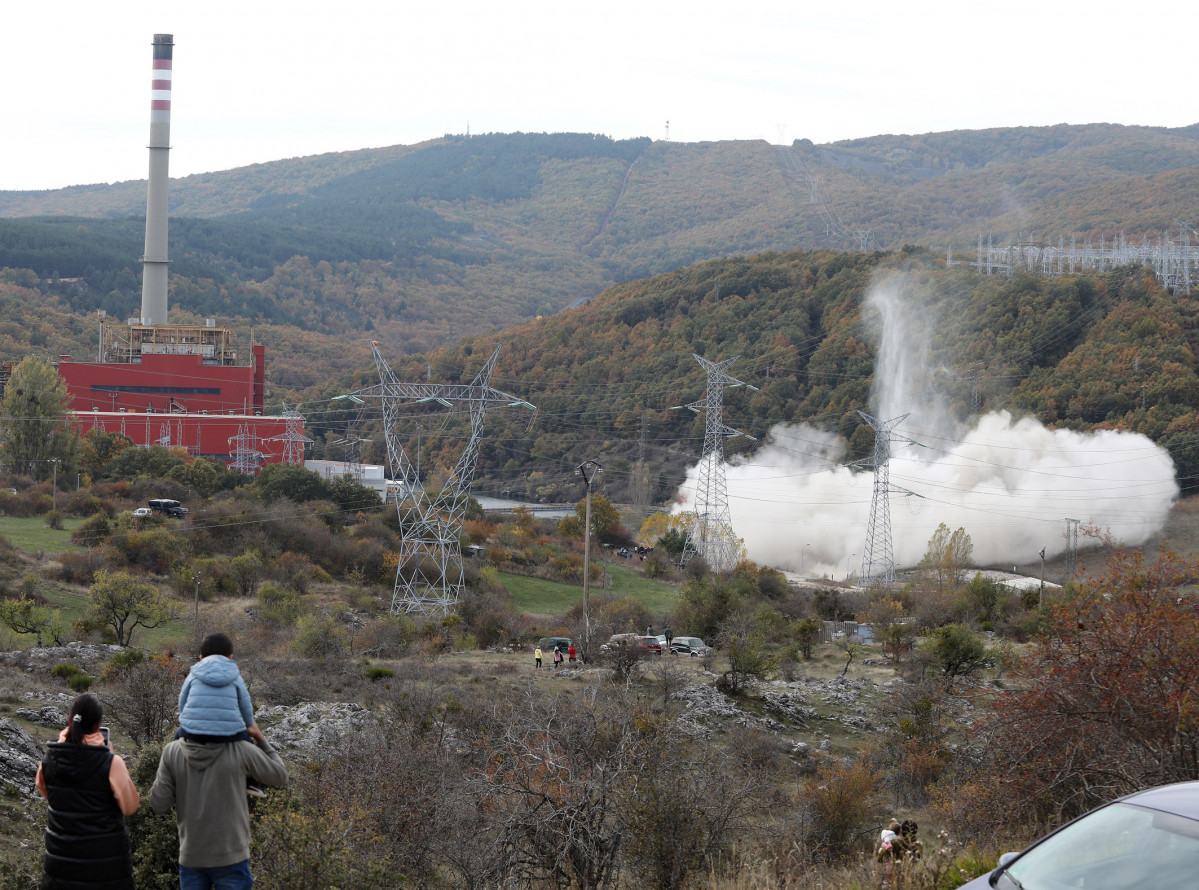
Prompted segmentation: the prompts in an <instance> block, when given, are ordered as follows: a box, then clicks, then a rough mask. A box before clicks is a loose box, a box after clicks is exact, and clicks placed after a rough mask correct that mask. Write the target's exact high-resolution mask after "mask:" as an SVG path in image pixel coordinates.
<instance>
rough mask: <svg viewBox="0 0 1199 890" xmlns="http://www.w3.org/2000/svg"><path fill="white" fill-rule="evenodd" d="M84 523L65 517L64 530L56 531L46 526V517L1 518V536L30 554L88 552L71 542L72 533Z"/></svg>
mask: <svg viewBox="0 0 1199 890" xmlns="http://www.w3.org/2000/svg"><path fill="white" fill-rule="evenodd" d="M82 522H83V520H82V519H78V518H75V517H63V520H62V528H60V529H54V528H50V527H49V526H47V525H46V517H44V516H0V535H3V536H4V537H5V538H6V539H7V540H8V543H10V544H12V545H13V546H14V547H16V548H17V549H18V550H24V551H25V552H26V553H29V554H37V553H66V552H68V551H78V550H86V549H87V548H86V547H80V546H79V545H78V544H75V543H72V542H71V532H72V531H73V530H75V529H76V528H78V527H79V525H80V524H81V523H82Z"/></svg>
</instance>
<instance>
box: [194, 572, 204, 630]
mask: <svg viewBox="0 0 1199 890" xmlns="http://www.w3.org/2000/svg"><path fill="white" fill-rule="evenodd" d="M203 577H204V575H203V574H202V573H200V572H197V573H196V574H194V575H192V580H193V581H195V582H196V613H195V619H194V623H195V627H199V626H200V579H201V578H203Z"/></svg>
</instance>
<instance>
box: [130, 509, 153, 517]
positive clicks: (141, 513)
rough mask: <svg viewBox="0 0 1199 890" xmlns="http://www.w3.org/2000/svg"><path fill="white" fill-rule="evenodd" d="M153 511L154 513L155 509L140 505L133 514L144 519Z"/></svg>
mask: <svg viewBox="0 0 1199 890" xmlns="http://www.w3.org/2000/svg"><path fill="white" fill-rule="evenodd" d="M153 513H154V511H153V510H151V509H150V508H149V507H138V508H137V509H136V510H134V511H133V515H134V516H135V517H136V518H138V519H144V518H145V517H147V516H150V515H152V514H153Z"/></svg>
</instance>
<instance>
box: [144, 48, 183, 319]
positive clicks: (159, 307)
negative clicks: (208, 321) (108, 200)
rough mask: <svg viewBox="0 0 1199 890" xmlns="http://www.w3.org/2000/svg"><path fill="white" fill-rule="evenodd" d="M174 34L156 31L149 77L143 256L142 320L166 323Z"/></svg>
mask: <svg viewBox="0 0 1199 890" xmlns="http://www.w3.org/2000/svg"><path fill="white" fill-rule="evenodd" d="M172 38H173V35H171V34H155V35H154V69H153V72H152V74H151V81H150V146H149V147H150V183H149V186H148V188H147V189H146V252H145V254H144V255H143V256H142V315H141V321H142V324H166V323H167V267H168V266H169V265H170V260H168V259H167V183H168V179H169V177H168V172H167V168H168V158H169V156H170V153H171V63H172V56H173V54H174V49H175V44H174V42H173V39H172Z"/></svg>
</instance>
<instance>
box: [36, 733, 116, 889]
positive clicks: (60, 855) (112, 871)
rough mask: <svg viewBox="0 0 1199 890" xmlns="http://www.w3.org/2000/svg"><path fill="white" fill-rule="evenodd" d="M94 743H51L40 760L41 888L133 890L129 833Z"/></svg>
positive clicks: (104, 754)
mask: <svg viewBox="0 0 1199 890" xmlns="http://www.w3.org/2000/svg"><path fill="white" fill-rule="evenodd" d="M112 758H113V754H112V752H111V751H109V750H108V749H107V748H104V747H99V746H95V745H73V744H71V743H70V742H52V743H51V744H49V745H47V746H46V756H45V757H44V758H43V760H42V778H43V779H45V781H46V796H47V797H48V798H49V801H50V814H49V819H48V821H47V823H46V858H45V861H44V863H43V866H42V890H133V860H132V858H131V856H130V854H129V830H128V829H127V828H126V827H125V817H124V816H123V815H122V814H121V810H120V807H118V806H117V799H116V798H115V797H114V796H113V793H112V786H111V785H109V784H108V770H109V768H110V767H111V766H112Z"/></svg>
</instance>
